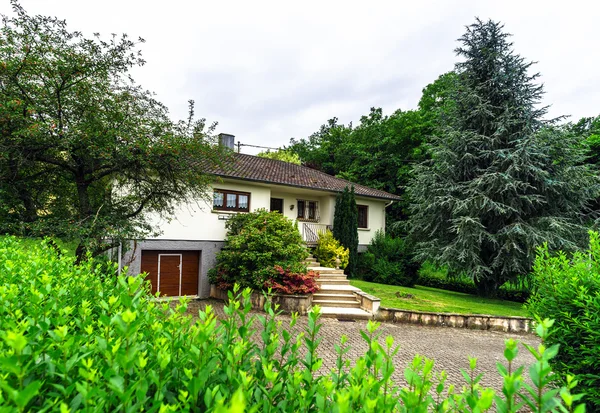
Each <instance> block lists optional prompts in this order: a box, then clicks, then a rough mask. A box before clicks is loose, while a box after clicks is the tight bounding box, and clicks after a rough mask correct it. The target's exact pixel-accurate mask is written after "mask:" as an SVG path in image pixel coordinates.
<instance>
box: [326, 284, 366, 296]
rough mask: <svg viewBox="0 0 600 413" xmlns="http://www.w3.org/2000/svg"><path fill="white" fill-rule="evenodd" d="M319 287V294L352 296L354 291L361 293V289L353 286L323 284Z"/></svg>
mask: <svg viewBox="0 0 600 413" xmlns="http://www.w3.org/2000/svg"><path fill="white" fill-rule="evenodd" d="M319 287H320V290H319V294H352V292H353V291H360V288H356V287H353V286H351V285H339V284H338V285H335V284H322V285H319Z"/></svg>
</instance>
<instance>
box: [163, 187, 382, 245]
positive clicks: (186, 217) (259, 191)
mask: <svg viewBox="0 0 600 413" xmlns="http://www.w3.org/2000/svg"><path fill="white" fill-rule="evenodd" d="M213 188H217V189H230V190H235V191H242V192H249V193H250V210H251V211H254V210H256V209H259V208H265V209H269V208H270V204H271V198H281V199H283V214H284V215H285V216H286V217H287V218H290V219H293V220H295V219H296V217H297V200H298V199H304V200H311V201H318V202H319V215H320V220H319V222H320V223H322V224H327V225H331V224H333V216H334V209H335V195H334V194H331V193H327V192H323V191H314V190H307V189H300V188H293V187H283V186H268V185H266V184H253V183H248V182H244V181H232V180H229V181H227V182H218V183H215V184H214V185H213ZM356 202H357V204H359V205H367V206H368V207H369V211H368V226H369V228H367V229H359V230H358V239H359V244H360V245H368V244H369V243H370V242H371V239H372V238H373V237H374V236H375V232H376V231H377V230H378V229H384V228H385V205H386V203H387V201H383V200H377V199H371V198H361V197H357V198H356ZM290 205H294V208H293V209H290ZM229 214H231V213H230V212H225V211H213V210H212V193H211V201H209V202H206V201H198V203H192V204H187V205H181V206H180V207H178V208H177V209H176V213H175V216H174V217H173V219H172V220H170V221H168V220H164V219H160V218H159V217H154V218H153V219H152V221H153V224H154V226H155V227H156V228H159V229H160V230H161V231H162V235H160V236H159V237H158V238H157V239H163V240H203V241H223V240H224V239H225V236H226V229H225V223H226V222H227V221H226V218H227V217H228V216H229ZM299 224H300V225H301V223H299Z"/></svg>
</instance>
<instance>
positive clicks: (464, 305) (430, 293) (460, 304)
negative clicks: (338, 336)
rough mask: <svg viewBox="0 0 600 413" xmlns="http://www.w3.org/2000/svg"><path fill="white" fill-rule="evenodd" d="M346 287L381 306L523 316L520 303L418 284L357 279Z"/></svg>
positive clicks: (523, 312) (523, 309)
mask: <svg viewBox="0 0 600 413" xmlns="http://www.w3.org/2000/svg"><path fill="white" fill-rule="evenodd" d="M350 284H351V285H353V286H355V287H358V288H360V289H361V290H363V291H364V292H366V293H368V294H372V295H374V296H376V297H378V298H380V299H381V305H382V306H383V307H390V308H399V309H402V310H417V311H433V312H438V313H458V314H488V315H504V316H523V317H526V316H527V311H526V310H525V308H523V304H521V303H515V302H512V301H504V300H494V299H489V298H481V297H477V296H475V295H470V294H464V293H457V292H454V291H446V290H440V289H438V288H431V287H421V286H420V285H417V286H416V287H414V288H408V287H399V286H396V285H385V284H376V283H372V282H367V281H360V280H350ZM405 294H412V295H413V297H411V298H409V297H405V296H404V295H405ZM398 296H400V297H398Z"/></svg>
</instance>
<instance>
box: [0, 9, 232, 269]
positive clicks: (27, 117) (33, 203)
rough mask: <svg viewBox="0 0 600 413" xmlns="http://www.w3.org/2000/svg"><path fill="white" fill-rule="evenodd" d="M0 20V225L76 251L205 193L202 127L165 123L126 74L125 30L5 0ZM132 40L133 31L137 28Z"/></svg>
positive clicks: (129, 46) (129, 61)
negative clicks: (95, 27) (73, 27)
mask: <svg viewBox="0 0 600 413" xmlns="http://www.w3.org/2000/svg"><path fill="white" fill-rule="evenodd" d="M12 5H13V11H14V15H13V16H12V17H11V16H2V26H1V28H0V205H2V207H0V233H7V232H8V233H13V234H20V235H25V236H45V235H52V236H58V237H63V238H70V239H75V240H79V242H80V243H79V247H78V248H77V254H78V257H79V258H80V259H81V258H83V257H84V256H85V254H86V252H87V251H89V252H91V253H92V254H98V253H101V252H102V251H104V250H106V249H108V248H110V247H112V246H114V245H115V244H116V243H118V242H119V241H121V240H122V239H124V238H138V237H144V236H147V235H148V234H150V233H152V232H153V229H152V227H151V226H150V224H149V221H148V219H147V214H146V213H147V212H153V213H158V214H163V215H165V216H169V215H170V214H171V213H172V212H173V208H174V206H175V205H176V204H177V203H179V202H183V201H190V200H192V199H198V198H200V197H203V196H205V195H206V189H207V184H208V182H209V177H208V176H206V175H205V174H203V173H202V172H201V171H200V170H199V169H198V168H193V167H190V161H201V162H204V163H206V162H218V159H219V158H220V156H221V155H220V153H219V152H220V151H219V149H217V147H216V146H215V145H213V144H212V141H213V139H212V133H211V132H212V130H213V127H209V128H206V127H205V122H204V120H199V121H194V120H193V104H191V105H190V118H189V119H188V120H187V121H182V122H179V123H173V122H172V121H171V120H170V119H169V117H168V113H167V109H166V108H165V107H164V106H163V105H162V104H161V103H160V102H158V101H157V100H156V99H155V98H154V97H153V95H152V94H151V93H150V92H148V91H146V90H144V89H142V88H141V87H140V86H138V85H136V84H135V82H134V81H133V80H132V79H131V77H130V75H129V70H130V69H131V68H132V67H134V66H140V65H142V64H143V63H144V61H143V60H142V58H141V56H140V54H139V52H138V51H137V50H136V48H137V46H136V42H133V41H132V40H130V39H129V38H128V37H127V36H123V37H116V36H113V37H112V38H111V39H109V40H108V41H103V40H102V39H101V38H100V37H99V36H96V37H95V38H93V39H89V38H85V37H84V36H83V35H82V34H81V33H79V32H72V31H69V30H68V29H67V27H66V23H65V22H64V21H61V20H58V19H56V18H50V17H44V16H29V15H28V14H27V13H26V12H25V11H24V10H23V9H22V8H21V7H20V6H19V5H18V4H17V2H16V1H13V2H12ZM140 41H141V39H140Z"/></svg>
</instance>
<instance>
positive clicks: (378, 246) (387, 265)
mask: <svg viewBox="0 0 600 413" xmlns="http://www.w3.org/2000/svg"><path fill="white" fill-rule="evenodd" d="M419 267H420V265H419V263H418V262H417V261H415V259H414V254H413V249H412V247H411V245H410V244H409V243H408V241H407V240H406V239H404V238H393V237H391V236H389V235H386V234H385V233H384V232H383V231H377V233H376V234H375V236H374V237H373V240H372V241H371V244H370V245H369V246H368V247H367V251H366V252H364V253H362V254H360V256H359V264H358V273H359V276H360V278H362V279H363V280H365V281H371V282H375V283H380V284H389V285H402V286H405V287H412V286H413V285H415V283H416V282H417V279H418V278H419V273H418V271H419Z"/></svg>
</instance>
